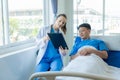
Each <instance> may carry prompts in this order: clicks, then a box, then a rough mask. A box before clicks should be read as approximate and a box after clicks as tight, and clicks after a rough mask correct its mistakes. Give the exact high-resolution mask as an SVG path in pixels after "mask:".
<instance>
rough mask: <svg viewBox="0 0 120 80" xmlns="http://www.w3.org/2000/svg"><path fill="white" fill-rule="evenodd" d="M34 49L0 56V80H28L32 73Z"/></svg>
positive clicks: (29, 48)
mask: <svg viewBox="0 0 120 80" xmlns="http://www.w3.org/2000/svg"><path fill="white" fill-rule="evenodd" d="M35 53H36V47H35V46H32V47H28V48H25V49H22V50H18V51H15V52H11V53H9V55H7V54H6V55H0V80H28V78H29V77H30V75H31V74H32V73H33V72H34V68H35V60H36V59H35V58H36V54H35Z"/></svg>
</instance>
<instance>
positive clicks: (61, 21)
mask: <svg viewBox="0 0 120 80" xmlns="http://www.w3.org/2000/svg"><path fill="white" fill-rule="evenodd" d="M66 21H67V20H66V18H65V17H63V16H60V17H58V18H57V19H56V21H55V25H56V27H57V28H61V27H63V26H65V24H66Z"/></svg>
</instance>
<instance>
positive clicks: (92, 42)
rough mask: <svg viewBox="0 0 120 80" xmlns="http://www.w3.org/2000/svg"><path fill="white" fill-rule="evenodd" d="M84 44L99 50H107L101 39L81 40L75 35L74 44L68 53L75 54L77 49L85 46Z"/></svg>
mask: <svg viewBox="0 0 120 80" xmlns="http://www.w3.org/2000/svg"><path fill="white" fill-rule="evenodd" d="M85 45H89V46H93V47H95V48H96V49H97V50H101V51H103V50H106V51H108V48H107V46H106V45H105V43H104V42H103V41H102V40H98V39H86V40H82V39H81V38H80V37H76V39H75V43H74V46H73V48H72V50H71V52H70V54H69V55H70V56H71V55H74V54H76V53H77V51H78V49H79V48H81V47H83V46H85Z"/></svg>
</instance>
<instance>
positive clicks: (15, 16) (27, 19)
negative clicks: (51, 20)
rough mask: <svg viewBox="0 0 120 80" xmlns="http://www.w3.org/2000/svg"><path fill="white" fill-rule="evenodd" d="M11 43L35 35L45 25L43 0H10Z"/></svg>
mask: <svg viewBox="0 0 120 80" xmlns="http://www.w3.org/2000/svg"><path fill="white" fill-rule="evenodd" d="M8 10H9V11H8V12H9V35H10V36H9V38H10V43H14V42H19V41H23V40H27V39H31V38H33V37H35V36H36V35H37V33H38V30H39V28H40V26H42V25H43V0H8Z"/></svg>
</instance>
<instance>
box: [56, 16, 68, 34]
mask: <svg viewBox="0 0 120 80" xmlns="http://www.w3.org/2000/svg"><path fill="white" fill-rule="evenodd" d="M60 16H63V17H64V18H66V19H67V16H66V14H59V15H58V16H57V17H56V20H57V19H58V18H59V17H60ZM61 30H62V31H63V32H64V34H66V31H67V28H66V23H65V25H64V26H63V27H61Z"/></svg>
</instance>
